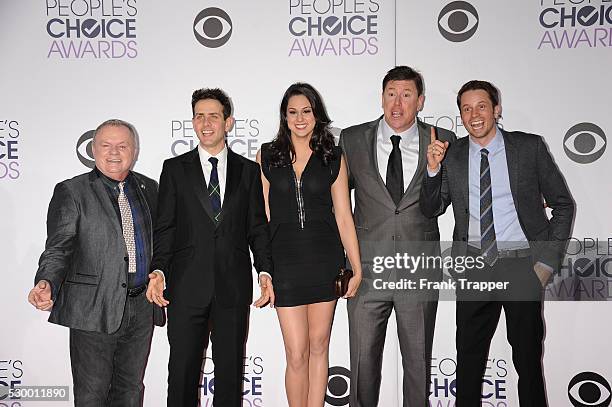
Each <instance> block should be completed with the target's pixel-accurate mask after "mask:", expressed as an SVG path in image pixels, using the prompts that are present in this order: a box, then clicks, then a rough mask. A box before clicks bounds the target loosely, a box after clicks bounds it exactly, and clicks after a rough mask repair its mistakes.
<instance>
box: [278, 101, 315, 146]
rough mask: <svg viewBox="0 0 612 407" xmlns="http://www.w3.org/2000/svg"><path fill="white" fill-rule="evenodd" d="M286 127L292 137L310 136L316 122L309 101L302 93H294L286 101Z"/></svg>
mask: <svg viewBox="0 0 612 407" xmlns="http://www.w3.org/2000/svg"><path fill="white" fill-rule="evenodd" d="M285 116H286V118H287V127H289V131H291V136H292V137H311V136H312V132H313V131H314V128H315V124H316V122H317V120H316V118H315V116H314V112H313V110H312V106H311V105H310V101H309V100H308V98H307V97H306V96H304V95H294V96H291V97H290V98H289V102H288V103H287V112H286V115H285Z"/></svg>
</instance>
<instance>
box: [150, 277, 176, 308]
mask: <svg viewBox="0 0 612 407" xmlns="http://www.w3.org/2000/svg"><path fill="white" fill-rule="evenodd" d="M146 295H147V300H149V302H154V303H155V304H157V305H159V306H160V307H166V306H167V305H168V304H170V301H168V300H166V299H165V298H164V277H163V276H162V275H161V273H157V272H155V271H154V272H152V273H151V274H149V286H148V287H147V294H146Z"/></svg>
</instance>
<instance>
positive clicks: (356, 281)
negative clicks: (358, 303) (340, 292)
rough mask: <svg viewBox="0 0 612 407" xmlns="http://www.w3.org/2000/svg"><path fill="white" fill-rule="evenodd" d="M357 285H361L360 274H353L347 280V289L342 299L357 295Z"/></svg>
mask: <svg viewBox="0 0 612 407" xmlns="http://www.w3.org/2000/svg"><path fill="white" fill-rule="evenodd" d="M359 285H361V273H358V274H357V273H355V274H354V275H353V277H351V279H350V280H349V284H348V289H347V290H346V294H344V297H342V298H345V299H346V298H351V297H354V296H355V294H357V290H358V289H359Z"/></svg>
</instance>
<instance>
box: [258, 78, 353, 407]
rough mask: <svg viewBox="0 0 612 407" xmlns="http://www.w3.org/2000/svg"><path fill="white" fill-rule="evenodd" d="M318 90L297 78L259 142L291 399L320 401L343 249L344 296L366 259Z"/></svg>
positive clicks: (315, 405)
mask: <svg viewBox="0 0 612 407" xmlns="http://www.w3.org/2000/svg"><path fill="white" fill-rule="evenodd" d="M329 124H330V119H329V117H328V116H327V112H326V110H325V106H324V105H323V101H322V100H321V97H320V96H319V94H318V93H317V91H316V90H315V89H314V88H313V87H312V86H311V85H309V84H306V83H296V84H293V85H291V86H290V87H289V89H287V91H286V92H285V95H284V96H283V100H282V102H281V106H280V125H279V130H278V133H277V136H276V138H275V139H274V140H273V141H272V142H271V143H266V144H264V145H262V147H261V150H260V152H259V153H258V156H257V161H258V162H259V163H260V164H261V168H262V183H263V189H264V198H265V200H266V210H267V213H268V219H269V220H270V236H271V246H272V259H273V263H274V281H273V284H274V294H275V300H274V301H275V306H276V311H277V315H278V319H279V321H280V325H281V331H282V333H283V340H284V344H285V354H286V359H287V368H286V371H285V388H286V391H287V399H288V401H289V406H290V407H306V406H308V407H321V406H323V404H324V398H325V393H326V388H327V372H328V365H329V361H328V359H329V358H328V350H329V337H330V333H331V325H332V320H333V316H334V310H335V306H336V300H337V297H336V295H335V294H334V279H335V277H336V275H337V274H338V271H339V270H340V267H342V266H343V265H344V262H345V259H344V249H345V250H346V253H347V256H348V259H349V261H350V263H351V264H352V265H353V268H354V270H353V271H354V277H353V278H352V279H351V280H350V282H349V289H348V292H347V294H346V296H345V298H348V297H352V296H354V295H355V293H356V291H357V288H358V287H359V284H360V282H361V262H360V259H359V245H358V243H357V235H356V233H355V225H354V223H353V217H352V213H351V205H350V198H349V189H348V174H347V170H346V163H345V162H344V158H343V157H342V151H341V149H340V148H339V147H336V146H335V144H334V138H333V135H332V134H331V133H330V131H329Z"/></svg>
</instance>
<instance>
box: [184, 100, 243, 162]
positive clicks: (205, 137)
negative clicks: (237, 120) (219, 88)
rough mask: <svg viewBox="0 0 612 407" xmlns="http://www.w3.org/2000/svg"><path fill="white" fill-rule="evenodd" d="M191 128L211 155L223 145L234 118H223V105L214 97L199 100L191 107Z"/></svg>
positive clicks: (221, 148)
mask: <svg viewBox="0 0 612 407" xmlns="http://www.w3.org/2000/svg"><path fill="white" fill-rule="evenodd" d="M193 111H194V113H193V119H192V120H191V122H192V124H193V130H194V131H195V133H196V135H197V136H198V139H199V140H200V145H201V146H202V148H203V149H204V150H206V151H208V153H209V154H211V155H217V154H218V153H219V152H220V151H221V150H223V147H224V146H225V133H227V132H228V131H230V130H231V128H232V125H233V124H234V119H233V118H232V117H231V116H230V117H228V118H226V119H224V118H223V105H222V104H221V103H220V102H219V101H218V100H215V99H202V100H199V101H198V102H197V103H196V104H195V106H194V109H193Z"/></svg>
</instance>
